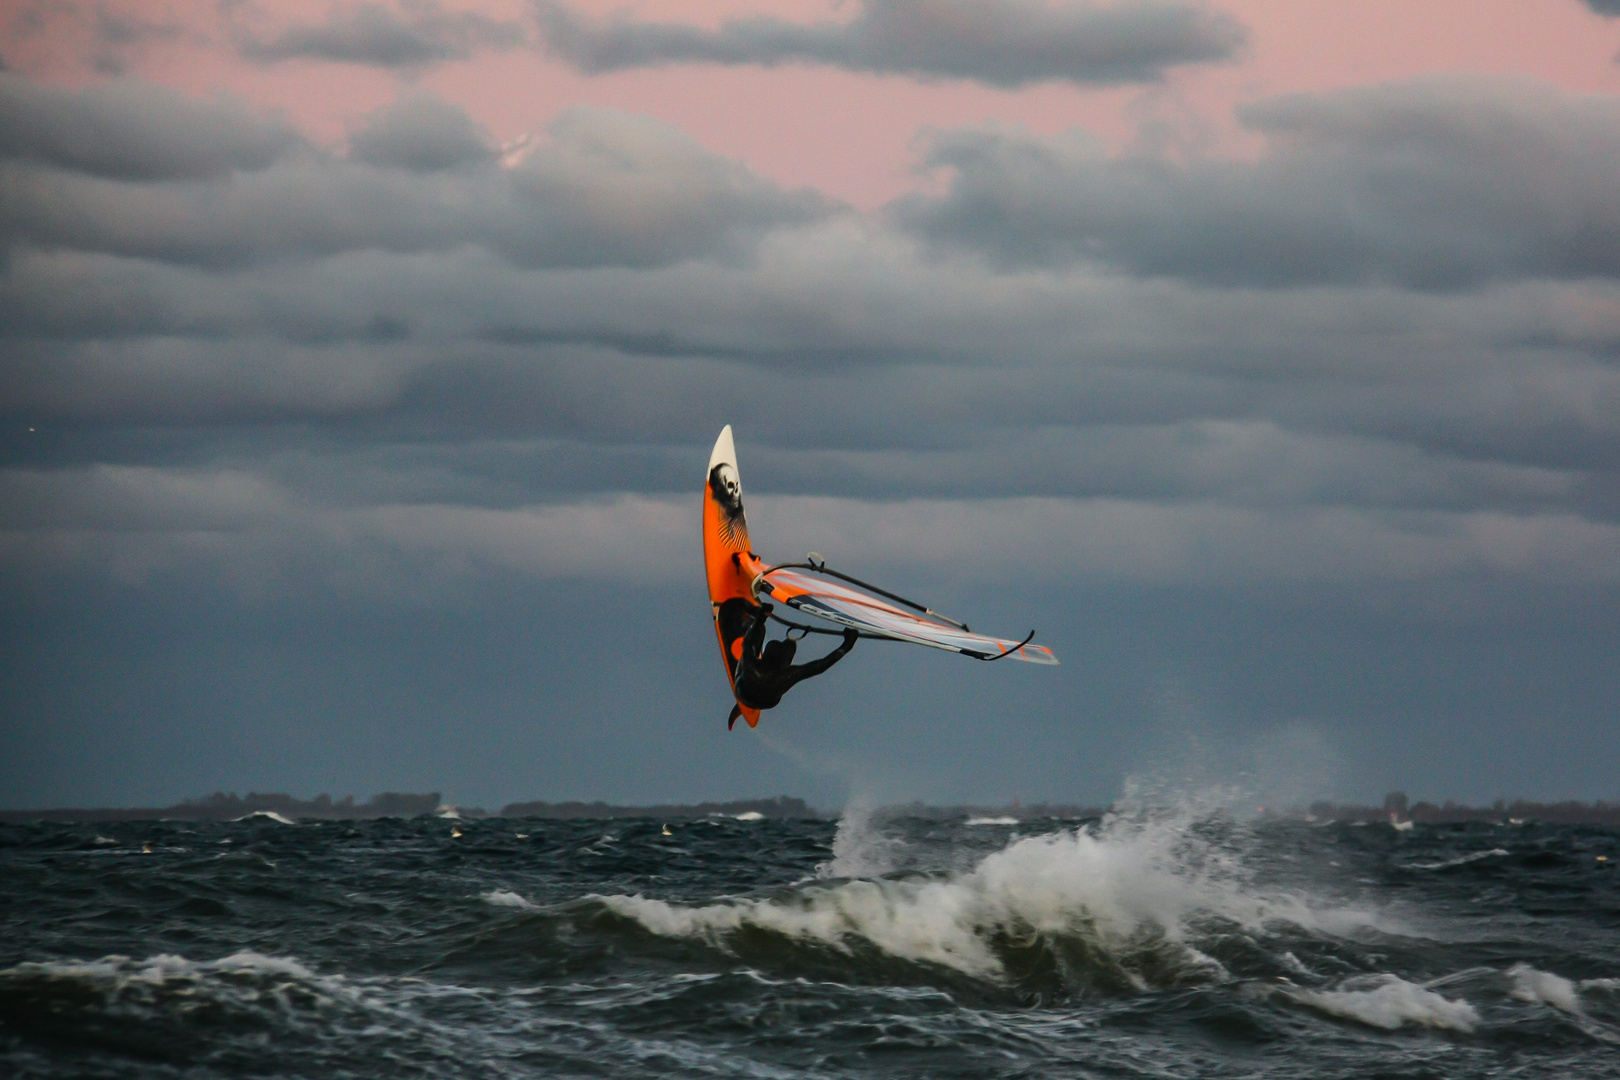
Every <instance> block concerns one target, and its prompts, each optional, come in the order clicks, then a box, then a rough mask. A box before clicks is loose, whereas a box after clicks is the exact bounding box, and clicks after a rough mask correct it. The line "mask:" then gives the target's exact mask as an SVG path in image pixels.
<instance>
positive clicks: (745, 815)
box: [733, 810, 765, 821]
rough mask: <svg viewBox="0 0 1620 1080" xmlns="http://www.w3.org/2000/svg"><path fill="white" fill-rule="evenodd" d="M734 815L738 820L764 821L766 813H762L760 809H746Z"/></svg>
mask: <svg viewBox="0 0 1620 1080" xmlns="http://www.w3.org/2000/svg"><path fill="white" fill-rule="evenodd" d="M733 816H734V817H735V818H736V819H737V820H738V821H764V820H765V815H764V814H762V813H760V812H759V811H758V810H744V811H743V812H742V813H740V814H734V815H733Z"/></svg>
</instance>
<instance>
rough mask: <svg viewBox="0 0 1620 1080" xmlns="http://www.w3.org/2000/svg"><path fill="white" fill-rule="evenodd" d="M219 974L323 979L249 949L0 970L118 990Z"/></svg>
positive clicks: (61, 962) (3, 975)
mask: <svg viewBox="0 0 1620 1080" xmlns="http://www.w3.org/2000/svg"><path fill="white" fill-rule="evenodd" d="M218 974H227V975H241V974H252V975H269V976H284V977H287V978H291V979H295V980H298V981H301V982H310V983H315V982H321V981H325V980H323V979H322V977H321V976H318V975H316V974H315V973H314V972H312V971H310V970H309V969H308V968H306V967H305V966H304V965H302V964H300V963H299V962H298V961H296V960H292V959H289V958H287V957H282V956H265V955H264V954H262V953H256V952H253V951H251V950H243V951H241V952H235V953H232V954H231V955H229V956H225V957H221V958H220V959H218V960H188V959H186V958H185V957H184V956H178V955H175V954H173V953H158V954H157V955H155V956H149V957H147V958H146V959H144V960H134V959H131V958H130V957H128V956H118V955H113V956H103V957H102V958H101V959H99V960H50V961H42V962H37V963H26V964H18V965H17V966H16V967H11V968H6V969H5V970H4V971H0V978H16V977H19V976H45V977H47V978H53V979H67V980H77V981H83V982H89V983H98V984H105V985H107V986H108V987H109V988H112V989H117V988H121V987H124V986H127V985H130V984H143V985H147V986H163V985H165V984H167V983H171V982H176V981H193V980H196V979H198V978H200V977H204V976H208V975H218Z"/></svg>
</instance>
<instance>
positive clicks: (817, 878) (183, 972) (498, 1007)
mask: <svg viewBox="0 0 1620 1080" xmlns="http://www.w3.org/2000/svg"><path fill="white" fill-rule="evenodd" d="M1194 802H1195V803H1196V800H1194ZM0 1075H3V1076H7V1077H152V1078H158V1077H164V1078H168V1077H186V1078H202V1077H237V1076H264V1077H272V1076H273V1077H321V1078H334V1077H491V1078H493V1077H612V1078H630V1077H756V1078H784V1080H785V1078H791V1077H1008V1078H1011V1077H1030V1078H1033V1077H1097V1078H1103V1077H1110V1078H1113V1077H1155V1078H1160V1077H1177V1078H1180V1077H1279V1078H1280V1077H1287V1078H1290V1080H1292V1078H1298V1077H1312V1078H1323V1080H1326V1078H1333V1077H1346V1078H1349V1077H1354V1078H1357V1080H1366V1078H1373V1077H1385V1078H1395V1077H1409V1078H1414V1080H1416V1078H1460V1077H1549V1078H1560V1080H1568V1078H1583V1077H1620V832H1617V831H1615V830H1613V829H1604V828H1597V827H1582V826H1569V825H1544V824H1537V823H1535V822H1533V821H1530V822H1505V823H1502V824H1479V823H1473V824H1467V825H1458V826H1445V827H1436V826H1425V825H1418V826H1415V827H1411V828H1405V829H1397V828H1394V827H1392V826H1390V825H1387V824H1381V823H1373V824H1357V825H1352V824H1348V823H1336V822H1311V821H1295V820H1287V821H1285V820H1269V819H1248V820H1245V819H1243V818H1241V817H1239V816H1238V815H1236V814H1234V813H1232V812H1230V811H1229V810H1224V809H1215V810H1211V809H1210V808H1208V807H1207V806H1198V805H1178V806H1170V807H1163V806H1161V807H1149V806H1140V807H1137V808H1135V809H1129V808H1127V809H1121V810H1118V811H1116V812H1113V813H1110V814H1108V815H1106V816H1104V817H1101V818H1096V819H1089V820H1062V819H1042V820H1016V819H1014V818H1011V817H977V818H975V817H970V816H966V815H957V816H955V817H951V818H948V819H936V818H934V817H924V816H906V815H905V814H904V813H902V812H897V811H887V812H885V811H879V810H868V809H861V808H858V807H857V808H852V809H850V810H848V811H846V812H845V813H844V815H843V816H842V817H841V818H840V819H838V820H738V819H736V818H732V817H708V818H703V819H697V820H678V821H659V820H653V819H630V820H601V821H581V820H567V821H565V820H543V819H510V818H490V819H482V820H469V821H454V820H446V819H441V818H427V817H424V818H417V819H383V820H374V821H352V822H350V821H323V822H309V823H288V822H283V821H280V820H276V819H274V818H272V817H264V816H260V817H254V818H249V819H246V820H241V821H235V822H229V823H180V822H128V823H121V824H83V825H73V824H32V825H5V826H0Z"/></svg>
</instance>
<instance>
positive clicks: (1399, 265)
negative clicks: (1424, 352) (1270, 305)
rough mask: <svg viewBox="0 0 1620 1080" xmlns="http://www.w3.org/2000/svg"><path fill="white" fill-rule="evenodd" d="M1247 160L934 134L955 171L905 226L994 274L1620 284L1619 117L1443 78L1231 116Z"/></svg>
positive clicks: (1583, 103)
mask: <svg viewBox="0 0 1620 1080" xmlns="http://www.w3.org/2000/svg"><path fill="white" fill-rule="evenodd" d="M1239 117H1240V119H1241V120H1242V122H1243V123H1244V125H1245V126H1247V127H1248V128H1249V129H1250V130H1252V131H1255V132H1257V133H1259V134H1261V135H1264V136H1265V137H1266V140H1267V148H1266V150H1265V152H1264V153H1263V154H1261V155H1260V156H1259V157H1258V158H1256V159H1255V160H1253V161H1244V160H1218V161H1209V160H1199V159H1195V160H1193V161H1191V162H1187V163H1182V162H1176V161H1171V160H1168V159H1164V158H1156V157H1124V158H1119V157H1110V156H1108V155H1106V154H1104V153H1103V152H1102V151H1101V150H1100V149H1099V148H1098V147H1097V146H1096V145H1095V144H1093V143H1091V142H1090V141H1089V140H1087V139H1086V138H1084V137H1083V136H1078V135H1071V136H1059V137H1056V138H1050V139H1049V138H1044V137H1041V136H1037V135H1033V134H1031V133H1028V132H1024V131H1020V130H1013V129H1005V128H984V129H979V130H967V131H951V132H942V133H938V134H936V135H935V136H934V137H933V141H932V144H931V148H930V150H929V152H928V155H927V162H928V164H929V165H931V166H934V167H936V168H949V169H952V170H954V175H953V176H952V179H951V181H950V186H949V190H948V191H947V192H946V193H945V194H944V195H943V196H940V197H937V198H936V197H926V196H912V197H909V198H907V199H903V200H902V201H901V202H900V203H898V204H897V205H896V207H895V212H896V214H897V216H898V218H899V220H900V221H901V222H902V223H903V224H904V225H905V227H907V228H909V229H911V230H913V231H914V232H915V233H916V234H917V235H920V236H923V237H926V238H927V239H929V240H930V241H932V242H933V243H935V244H939V245H948V246H951V247H956V248H962V249H967V250H972V251H978V252H982V253H984V254H985V255H987V256H988V257H989V258H991V259H993V260H994V261H995V262H996V263H997V264H998V265H1001V266H1005V267H1013V266H1047V267H1050V266H1061V265H1065V264H1072V263H1080V262H1087V263H1093V264H1097V265H1102V266H1109V267H1115V268H1118V269H1119V270H1121V271H1124V272H1127V273H1130V274H1137V275H1168V276H1173V277H1182V278H1188V279H1193V280H1198V281H1205V282H1211V283H1214V284H1220V285H1260V286H1292V285H1309V284H1318V283H1362V282H1388V283H1393V284H1398V285H1402V286H1410V287H1415V288H1420V289H1453V288H1464V287H1472V286H1477V285H1479V284H1481V283H1484V282H1488V281H1493V280H1501V279H1519V278H1583V277H1613V276H1616V275H1617V274H1620V185H1617V184H1616V183H1615V177H1616V176H1617V175H1620V105H1617V104H1616V103H1615V102H1614V101H1612V100H1610V99H1606V98H1577V97H1571V96H1566V95H1564V94H1562V93H1561V92H1559V91H1557V90H1555V89H1553V88H1551V87H1547V86H1544V85H1540V84H1534V83H1526V82H1516V81H1500V80H1481V79H1445V80H1430V81H1424V82H1414V83H1402V84H1392V85H1386V86H1379V87H1372V88H1364V89H1354V90H1345V91H1337V92H1334V93H1331V94H1326V95H1321V96H1309V95H1293V96H1289V97H1284V98H1277V99H1273V100H1270V101H1265V102H1261V103H1259V104H1255V105H1251V106H1247V107H1244V108H1242V109H1240V110H1239Z"/></svg>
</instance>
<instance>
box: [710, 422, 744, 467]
mask: <svg viewBox="0 0 1620 1080" xmlns="http://www.w3.org/2000/svg"><path fill="white" fill-rule="evenodd" d="M722 462H723V463H725V464H727V465H730V466H731V467H732V468H733V469H735V468H736V467H737V448H736V446H735V445H733V443H732V441H731V425H730V424H727V425H726V426H725V427H723V428H721V429H720V437H719V438H718V439H716V440H714V453H712V454H710V455H709V467H708V468H707V469H704V470H703V475H704V476H705V477H707V476H708V475H709V473H711V472H713V471H714V467H715V466H716V465H719V464H721V463H722Z"/></svg>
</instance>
